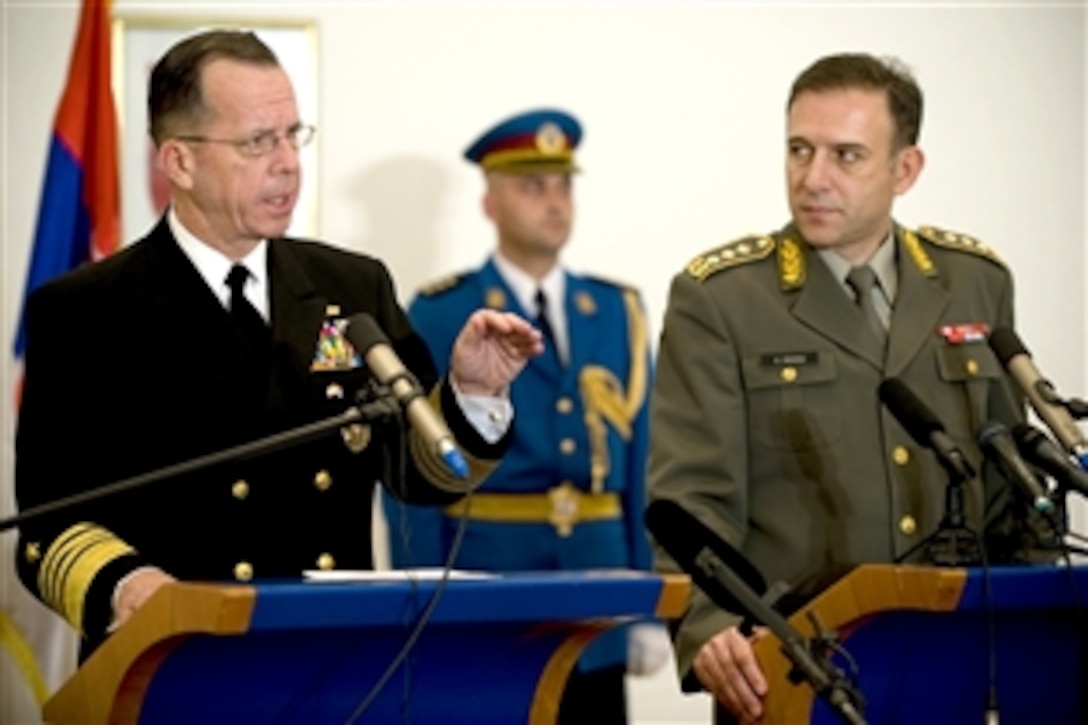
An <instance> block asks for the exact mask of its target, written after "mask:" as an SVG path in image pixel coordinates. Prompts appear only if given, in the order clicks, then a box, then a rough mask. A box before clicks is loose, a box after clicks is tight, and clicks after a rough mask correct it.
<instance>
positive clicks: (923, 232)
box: [918, 225, 1005, 267]
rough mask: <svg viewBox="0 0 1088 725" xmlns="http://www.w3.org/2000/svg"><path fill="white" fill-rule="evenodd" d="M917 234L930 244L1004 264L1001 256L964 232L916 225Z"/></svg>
mask: <svg viewBox="0 0 1088 725" xmlns="http://www.w3.org/2000/svg"><path fill="white" fill-rule="evenodd" d="M918 236H920V237H921V238H922V239H924V240H926V241H927V242H930V243H931V244H936V245H937V246H938V247H943V248H945V249H954V250H957V251H960V252H967V253H968V254H974V255H975V256H977V257H984V258H985V259H988V260H990V261H991V262H995V263H997V264H1000V265H1001V266H1002V267H1004V266H1005V263H1004V262H1003V261H1002V260H1001V257H999V256H997V253H996V252H995V251H994V250H993V249H991V248H990V247H988V246H987V245H985V244H983V243H982V242H980V241H979V240H977V239H975V238H974V237H971V236H968V235H966V234H960V233H959V232H952V231H949V230H947V229H941V228H939V227H934V226H928V225H927V226H923V227H918Z"/></svg>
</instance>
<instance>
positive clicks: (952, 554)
mask: <svg viewBox="0 0 1088 725" xmlns="http://www.w3.org/2000/svg"><path fill="white" fill-rule="evenodd" d="M945 470H946V471H948V486H947V487H946V488H945V490H944V516H942V517H941V521H940V523H939V524H937V529H936V531H934V532H933V533H932V534H930V535H929V536H927V537H925V538H924V539H922V540H921V541H919V542H918V543H917V544H915V545H914V546H912V547H911V548H910V549H908V550H907V551H906V552H905V553H904V554H903V555H902V556H900V557H899V558H897V559H896V560H895V561H896V563H897V564H901V563H902V562H904V561H906V560H907V559H909V558H910V556H911V555H912V554H913V553H914V552H916V551H918V549H920V548H922V547H925V558H926V561H928V562H930V563H931V564H933V565H934V566H954V567H966V566H978V565H979V564H981V563H982V561H983V559H982V546H981V543H980V542H979V537H978V533H977V532H975V531H974V530H973V529H971V528H970V527H968V526H967V523H966V521H965V519H964V513H963V484H964V483H966V482H967V481H969V480H972V478H973V476H974V472H973V471H971V470H970V468H967V469H966V470H962V469H955V467H953V466H945ZM965 474H970V475H965Z"/></svg>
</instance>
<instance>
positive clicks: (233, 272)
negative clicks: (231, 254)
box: [227, 264, 270, 349]
mask: <svg viewBox="0 0 1088 725" xmlns="http://www.w3.org/2000/svg"><path fill="white" fill-rule="evenodd" d="M247 279H249V270H248V269H246V268H245V267H244V266H243V265H241V264H236V265H234V266H233V267H231V268H230V273H229V274H228V275H227V286H228V287H230V302H229V305H230V310H229V311H230V317H231V320H233V321H234V324H235V326H237V328H238V330H239V332H241V333H242V336H243V337H244V338H245V339H246V340H248V341H249V343H250V345H252V346H253V348H254V349H260V347H262V346H264V345H267V344H268V342H269V339H270V338H269V330H268V325H267V324H265V321H264V318H263V317H261V313H259V312H257V309H256V308H255V307H254V306H253V304H252V303H251V302H250V301H249V300H248V299H247V298H246V294H245V287H246V280H247Z"/></svg>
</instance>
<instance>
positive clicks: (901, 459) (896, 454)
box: [892, 446, 910, 466]
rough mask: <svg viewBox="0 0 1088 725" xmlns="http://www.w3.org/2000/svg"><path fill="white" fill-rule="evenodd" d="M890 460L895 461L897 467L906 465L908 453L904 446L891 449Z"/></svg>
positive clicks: (908, 457) (908, 458)
mask: <svg viewBox="0 0 1088 725" xmlns="http://www.w3.org/2000/svg"><path fill="white" fill-rule="evenodd" d="M892 460H893V461H895V465H897V466H905V465H907V461H909V460H910V451H908V450H907V447H906V446H896V447H895V448H893V449H892Z"/></svg>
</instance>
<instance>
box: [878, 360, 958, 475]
mask: <svg viewBox="0 0 1088 725" xmlns="http://www.w3.org/2000/svg"><path fill="white" fill-rule="evenodd" d="M878 393H879V395H880V401H881V402H882V403H884V407H886V408H887V409H888V410H889V411H890V412H891V414H892V415H893V416H895V419H896V420H898V421H899V423H900V424H901V425H902V426H903V428H905V429H906V431H907V433H909V434H910V437H911V438H913V439H914V441H915V443H917V444H918V445H920V446H923V447H925V448H930V449H932V450H933V452H934V453H936V454H937V459H938V460H939V461H940V462H941V465H942V466H944V468H945V470H946V471H948V475H949V476H951V477H952V479H953V480H954V481H955V482H956V483H962V482H963V481H967V480H969V479H972V478H974V477H975V470H974V469H973V468H971V464H970V462H969V461H968V460H967V457H966V456H964V455H963V451H961V450H960V448H959V446H957V445H956V443H955V442H954V441H953V440H952V439H951V438H950V437H949V436H948V434H947V433H945V430H944V425H943V424H942V423H941V421H940V420H938V419H937V416H936V415H934V414H933V411H931V410H930V409H929V408H928V407H926V404H925V403H923V402H922V401H921V400H919V399H918V396H916V395H915V394H914V393H913V392H911V389H910V388H908V387H907V386H906V384H905V383H903V382H902V381H901V380H898V379H897V378H888V379H887V380H885V381H884V382H882V383H881V384H880V387H879V388H878Z"/></svg>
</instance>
